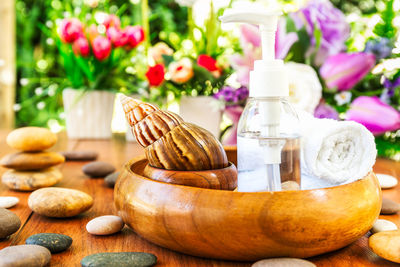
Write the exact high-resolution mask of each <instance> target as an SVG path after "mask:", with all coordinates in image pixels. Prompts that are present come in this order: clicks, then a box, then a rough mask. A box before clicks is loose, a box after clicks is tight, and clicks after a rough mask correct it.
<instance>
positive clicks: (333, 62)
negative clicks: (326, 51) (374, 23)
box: [319, 52, 375, 91]
mask: <svg viewBox="0 0 400 267" xmlns="http://www.w3.org/2000/svg"><path fill="white" fill-rule="evenodd" d="M374 65H375V56H374V54H370V53H363V52H359V53H353V54H347V53H339V54H336V55H333V56H330V57H328V59H327V60H326V61H325V63H324V64H323V65H322V67H321V69H320V70H319V72H320V74H321V76H322V78H324V80H325V83H326V85H327V86H328V87H329V88H331V89H333V88H338V89H339V91H343V90H349V89H351V88H353V86H354V85H356V84H357V83H358V82H359V81H361V80H362V79H363V78H364V76H365V75H367V74H368V72H369V71H370V70H371V69H372V68H373V67H374Z"/></svg>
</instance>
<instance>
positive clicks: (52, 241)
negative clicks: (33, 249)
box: [25, 233, 72, 253]
mask: <svg viewBox="0 0 400 267" xmlns="http://www.w3.org/2000/svg"><path fill="white" fill-rule="evenodd" d="M25 243H26V244H28V245H39V246H42V247H45V248H47V249H48V250H50V252H51V253H58V252H61V251H64V250H66V249H67V248H69V247H70V246H71V244H72V238H71V237H69V236H67V235H62V234H53V233H40V234H36V235H31V236H30V237H29V238H28V239H27V240H26V241H25Z"/></svg>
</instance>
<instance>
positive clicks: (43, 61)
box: [14, 0, 187, 126]
mask: <svg viewBox="0 0 400 267" xmlns="http://www.w3.org/2000/svg"><path fill="white" fill-rule="evenodd" d="M123 5H126V10H125V11H124V12H123V14H122V16H121V22H122V24H123V25H127V24H141V23H142V13H141V12H142V7H141V4H140V1H126V0H113V1H111V0H98V1H96V0H62V1H61V0H16V17H17V97H16V103H17V104H16V105H15V107H14V109H15V111H16V126H25V125H35V126H50V124H54V123H58V124H59V125H63V124H64V117H63V108H62V98H61V92H62V89H63V88H65V87H66V86H68V83H67V81H66V79H65V77H66V73H65V70H64V68H63V66H62V59H61V57H60V54H59V52H58V50H57V46H56V40H55V39H54V38H52V37H51V36H49V35H48V34H46V33H45V32H44V31H43V29H44V28H49V29H54V28H55V25H54V22H55V21H56V20H57V19H62V18H64V17H66V16H73V17H78V16H89V15H90V14H93V12H94V11H95V10H98V11H105V12H108V13H116V12H117V10H118V9H119V8H120V7H121V6H123ZM149 6H150V13H149V23H150V32H152V34H151V36H150V42H151V43H152V44H154V43H156V42H158V41H159V35H158V34H157V33H158V32H163V33H166V34H169V33H171V32H174V33H175V34H178V35H183V34H186V33H187V26H186V23H179V22H181V21H182V20H183V21H185V20H186V19H185V18H186V16H187V8H185V7H180V6H179V5H177V4H176V3H175V1H174V0H152V1H149ZM92 9H93V10H92ZM137 63H138V62H135V61H134V60H132V62H131V64H132V66H135V67H137V66H136V65H137ZM126 67H127V66H126ZM131 74H134V73H131ZM115 89H121V88H115Z"/></svg>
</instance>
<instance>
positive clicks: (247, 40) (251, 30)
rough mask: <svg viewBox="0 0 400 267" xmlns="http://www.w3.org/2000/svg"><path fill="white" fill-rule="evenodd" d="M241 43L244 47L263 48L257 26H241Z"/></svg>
mask: <svg viewBox="0 0 400 267" xmlns="http://www.w3.org/2000/svg"><path fill="white" fill-rule="evenodd" d="M240 33H241V34H240V43H241V45H242V47H243V46H247V45H248V44H251V45H253V46H254V47H260V46H261V37H260V31H259V29H258V27H257V26H254V25H251V24H243V25H241V26H240Z"/></svg>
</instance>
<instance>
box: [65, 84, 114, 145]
mask: <svg viewBox="0 0 400 267" xmlns="http://www.w3.org/2000/svg"><path fill="white" fill-rule="evenodd" d="M114 99H115V94H114V93H112V92H108V91H90V92H84V91H82V90H74V89H65V90H64V91H63V102H64V110H65V115H66V124H67V134H68V137H69V138H74V139H107V138H111V135H112V132H111V121H112V117H113V111H114Z"/></svg>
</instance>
